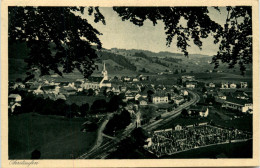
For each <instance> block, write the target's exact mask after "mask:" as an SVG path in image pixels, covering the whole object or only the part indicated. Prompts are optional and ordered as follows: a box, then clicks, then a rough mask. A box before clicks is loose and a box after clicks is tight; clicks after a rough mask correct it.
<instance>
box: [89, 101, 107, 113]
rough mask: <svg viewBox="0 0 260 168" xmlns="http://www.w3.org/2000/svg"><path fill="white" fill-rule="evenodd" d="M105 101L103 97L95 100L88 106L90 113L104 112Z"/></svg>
mask: <svg viewBox="0 0 260 168" xmlns="http://www.w3.org/2000/svg"><path fill="white" fill-rule="evenodd" d="M106 107H107V102H106V100H105V99H98V100H95V101H94V102H93V104H92V106H91V108H90V110H91V112H92V113H98V112H105V110H106Z"/></svg>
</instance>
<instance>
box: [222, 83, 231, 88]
mask: <svg viewBox="0 0 260 168" xmlns="http://www.w3.org/2000/svg"><path fill="white" fill-rule="evenodd" d="M228 88H229V85H228V83H221V89H228Z"/></svg>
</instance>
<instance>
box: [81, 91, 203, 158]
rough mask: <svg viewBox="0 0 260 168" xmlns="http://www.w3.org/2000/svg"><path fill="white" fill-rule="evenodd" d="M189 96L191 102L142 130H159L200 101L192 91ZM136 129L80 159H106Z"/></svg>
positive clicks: (132, 126)
mask: <svg viewBox="0 0 260 168" xmlns="http://www.w3.org/2000/svg"><path fill="white" fill-rule="evenodd" d="M188 92H189V94H191V95H192V99H191V100H190V101H189V102H186V103H184V104H182V105H181V106H179V107H178V108H176V109H174V110H173V111H171V112H167V113H164V114H162V118H161V119H160V120H157V121H155V122H152V123H149V124H147V125H144V126H142V128H144V129H146V130H147V131H152V130H155V129H156V128H158V127H159V126H161V125H164V124H166V123H167V122H170V121H171V120H172V119H173V118H175V117H176V116H178V115H179V114H180V113H181V111H182V109H184V108H188V107H189V106H191V105H194V104H196V103H197V102H198V101H199V100H200V97H199V95H198V94H197V93H196V92H194V91H191V90H188ZM134 128H135V123H131V124H130V125H129V126H128V127H127V128H126V129H125V131H124V132H122V133H120V134H118V135H117V136H116V137H115V139H113V140H111V139H109V140H107V141H106V142H105V143H103V144H102V145H100V146H98V147H96V148H95V149H94V150H91V151H89V152H87V153H85V154H83V155H82V156H80V157H79V159H104V158H106V157H107V156H108V155H109V154H110V153H111V152H113V151H115V150H116V148H117V144H118V142H120V141H121V140H123V139H124V138H126V137H127V136H128V135H129V134H130V132H131V131H132V130H133V129H134Z"/></svg>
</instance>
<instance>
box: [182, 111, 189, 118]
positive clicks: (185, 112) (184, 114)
mask: <svg viewBox="0 0 260 168" xmlns="http://www.w3.org/2000/svg"><path fill="white" fill-rule="evenodd" d="M181 115H182V116H183V117H187V116H188V115H189V113H188V110H187V109H182V111H181Z"/></svg>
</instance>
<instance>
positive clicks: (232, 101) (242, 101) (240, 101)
mask: <svg viewBox="0 0 260 168" xmlns="http://www.w3.org/2000/svg"><path fill="white" fill-rule="evenodd" d="M229 102H230V103H235V104H240V105H245V104H248V103H251V102H250V101H249V100H245V99H236V98H233V97H230V96H229V97H227V99H226V101H225V103H229Z"/></svg>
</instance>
